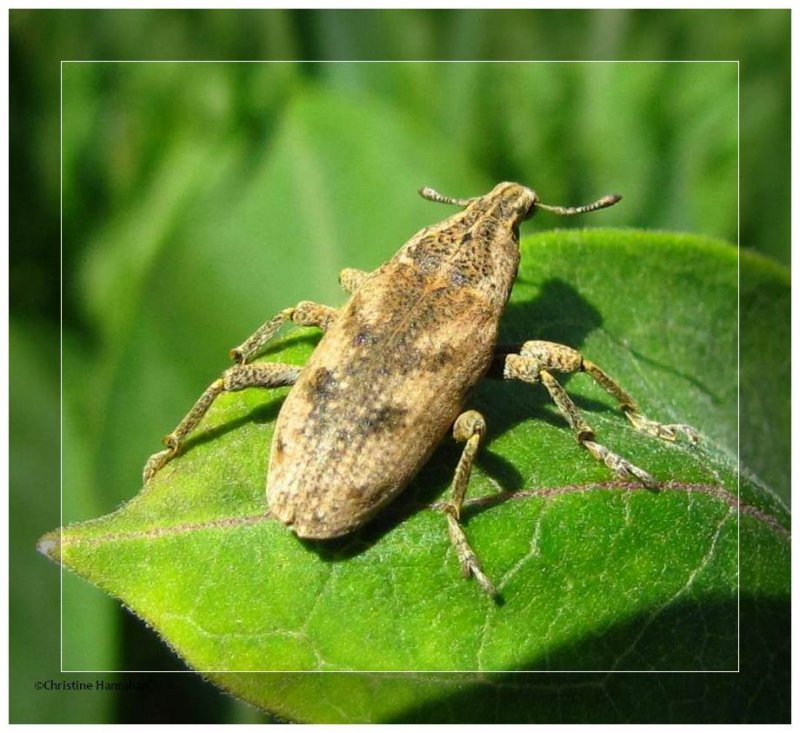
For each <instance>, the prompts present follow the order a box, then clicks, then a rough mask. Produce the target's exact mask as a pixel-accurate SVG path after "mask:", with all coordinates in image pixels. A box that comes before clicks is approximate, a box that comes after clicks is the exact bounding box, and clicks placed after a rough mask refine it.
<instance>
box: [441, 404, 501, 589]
mask: <svg viewBox="0 0 800 733" xmlns="http://www.w3.org/2000/svg"><path fill="white" fill-rule="evenodd" d="M485 433H486V422H485V420H484V419H483V416H482V415H481V414H480V413H479V412H476V411H475V410H468V411H467V412H464V413H462V414H461V415H459V417H458V419H457V420H456V421H455V424H454V425H453V437H454V438H455V439H456V440H457V441H458V442H459V443H464V444H465V445H464V450H463V451H462V453H461V458H460V459H459V461H458V466H456V472H455V475H454V476H453V493H452V497H451V499H450V502H449V503H447V504H446V505H445V506H444V511H445V513H446V514H447V528H448V533H449V535H450V541H451V542H452V543H453V547H454V548H455V550H456V554H457V555H458V562H459V564H460V565H461V572H462V574H463V575H464V577H465V578H469V577H470V576H472V577H473V578H475V580H477V581H478V584H479V585H480V586H481V588H483V590H485V591H486V592H487V593H488V594H489V595H490V596H492V597H495V596H497V591H496V590H495V587H494V585H492V581H491V580H489V578H487V577H486V575H485V574H484V572H483V570H482V569H481V566H480V563H479V562H478V557H477V555H476V554H475V552H474V550H473V549H472V548H471V547H470V544H469V541H468V540H467V536H466V535H465V534H464V529H463V528H462V527H461V523H460V519H461V507H462V505H463V504H464V496H465V495H466V493H467V485H468V484H469V476H470V473H471V472H472V464H473V463H474V461H475V455H476V454H477V452H478V447H479V446H480V443H481V440H482V439H483V436H484V434H485Z"/></svg>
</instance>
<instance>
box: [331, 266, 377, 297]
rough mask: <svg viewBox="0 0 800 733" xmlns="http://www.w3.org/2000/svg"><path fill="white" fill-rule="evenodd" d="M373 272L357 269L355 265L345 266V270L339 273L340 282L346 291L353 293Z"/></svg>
mask: <svg viewBox="0 0 800 733" xmlns="http://www.w3.org/2000/svg"><path fill="white" fill-rule="evenodd" d="M371 274H372V273H371V272H366V271H364V270H356V269H355V268H353V267H345V268H344V270H342V271H341V272H340V273H339V284H340V285H341V286H342V288H344V291H345V292H346V293H350V294H351V295H352V294H353V293H355V292H356V290H358V289H359V288H360V287H361V285H362V284H363V283H364V280H366V279H367V278H368V277H369V276H370V275H371Z"/></svg>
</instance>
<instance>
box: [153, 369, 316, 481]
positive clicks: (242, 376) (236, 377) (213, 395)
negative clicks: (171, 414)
mask: <svg viewBox="0 0 800 733" xmlns="http://www.w3.org/2000/svg"><path fill="white" fill-rule="evenodd" d="M301 371H302V367H299V366H295V365H294V364H236V365H235V366H232V367H231V368H230V369H227V370H226V371H225V372H224V373H223V374H222V376H221V377H220V378H219V379H215V380H214V381H213V382H212V383H211V384H210V385H209V387H208V388H207V389H206V391H205V392H203V394H202V395H200V398H199V399H198V400H197V402H195V403H194V406H193V407H192V409H191V410H189V412H188V413H187V414H186V416H185V417H184V418H183V420H181V421H180V423H178V426H177V427H176V428H175V430H173V431H172V432H171V433H170V434H169V435H167V436H165V438H164V444H165V445H166V446H167V449H166V450H163V451H160V452H158V453H155V454H154V455H152V456H150V458H149V459H148V461H147V463H146V464H145V467H144V473H143V479H144V483H145V484H146V483H147V482H148V481H150V479H151V478H153V476H155V475H156V473H158V472H159V471H160V470H161V469H162V468H163V467H164V466H165V465H166V464H167V463H168V462H169V461H170V460H171V459H172V458H174V457H175V456H176V455H177V454H178V453H179V452H180V449H181V446H182V445H183V442H184V440H185V439H186V437H187V436H188V435H189V433H191V432H192V431H193V430H194V429H195V428H196V427H197V426H198V425H199V424H200V421H201V420H202V419H203V417H204V416H205V414H206V413H207V412H208V410H209V408H210V407H211V405H212V404H213V402H214V400H216V399H217V397H219V395H221V394H222V393H223V392H237V391H239V390H242V389H247V388H249V387H262V388H274V387H289V386H291V385H293V384H294V383H295V382H296V381H297V378H298V377H299V376H300V372H301Z"/></svg>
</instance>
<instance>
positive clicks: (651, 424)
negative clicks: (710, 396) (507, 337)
mask: <svg viewBox="0 0 800 733" xmlns="http://www.w3.org/2000/svg"><path fill="white" fill-rule="evenodd" d="M519 353H520V356H525V357H528V358H530V359H532V360H533V361H534V362H536V363H538V364H541V365H542V368H544V369H553V370H555V371H559V372H578V371H580V372H585V373H586V374H588V375H589V376H590V377H591V378H592V379H594V381H595V382H597V384H599V385H600V386H601V387H602V388H603V389H604V390H605V391H606V392H608V393H609V394H610V395H611V396H612V397H614V398H615V399H616V400H617V402H619V406H620V409H621V410H622V411H623V413H625V417H627V418H628V420H629V421H630V423H631V424H632V425H633V427H635V428H636V429H637V430H640V431H641V432H643V433H647V434H648V435H652V436H653V437H656V438H661V439H662V440H669V441H675V440H677V439H678V436H679V435H681V434H682V435H684V436H685V437H686V438H687V439H688V440H689V441H690V442H691V443H697V442H699V440H700V436H699V435H698V433H697V431H696V430H695V429H694V428H693V427H691V426H689V425H682V424H679V423H672V424H662V423H658V422H655V421H654V420H650V419H649V418H647V417H645V416H644V415H642V413H641V412H640V410H639V405H637V404H636V400H634V399H633V397H631V396H630V395H629V394H628V393H627V392H626V391H625V390H624V389H623V388H622V387H621V386H620V385H619V384H617V382H616V381H615V380H614V379H612V378H611V377H609V376H608V374H606V373H605V372H604V371H603V370H602V369H601V368H600V367H599V366H597V364H595V363H594V362H591V361H589V360H588V359H584V357H583V356H582V354H581V353H580V352H579V351H576V350H575V349H573V348H570V347H569V346H564V345H563V344H555V343H552V342H550V341H526V342H525V343H524V344H523V345H522V348H521V349H520V352H519Z"/></svg>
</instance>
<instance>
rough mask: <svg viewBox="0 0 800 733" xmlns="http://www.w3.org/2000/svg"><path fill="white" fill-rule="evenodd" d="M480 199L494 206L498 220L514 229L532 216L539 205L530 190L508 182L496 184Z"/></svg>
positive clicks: (533, 192)
mask: <svg viewBox="0 0 800 733" xmlns="http://www.w3.org/2000/svg"><path fill="white" fill-rule="evenodd" d="M482 198H484V199H485V200H486V201H487V202H491V203H492V204H494V205H496V206H497V210H498V214H499V218H500V219H501V220H504V221H509V222H512V223H513V226H514V228H515V229H516V228H517V227H519V224H520V222H523V221H525V219H530V218H531V217H532V216H533V214H534V212H535V211H536V205H537V204H538V203H539V197H538V196H537V195H536V191H534V190H533V189H532V188H528V187H527V186H523V185H522V184H520V183H511V182H509V181H505V182H504V183H498V184H497V185H496V186H495V187H494V188H493V189H492V190H491V192H490V193H489V194H487V195H486V196H484V197H482Z"/></svg>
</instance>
